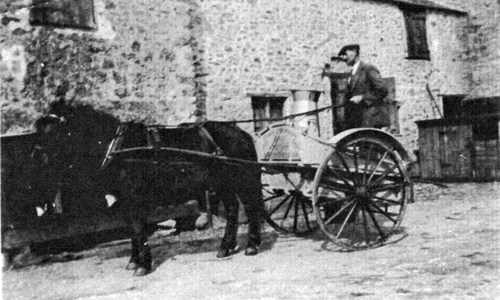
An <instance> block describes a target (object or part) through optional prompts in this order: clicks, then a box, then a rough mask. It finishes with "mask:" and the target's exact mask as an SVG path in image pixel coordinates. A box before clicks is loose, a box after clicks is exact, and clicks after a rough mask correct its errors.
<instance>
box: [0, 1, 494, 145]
mask: <svg viewBox="0 0 500 300" xmlns="http://www.w3.org/2000/svg"><path fill="white" fill-rule="evenodd" d="M0 11H1V13H2V15H1V25H0V49H1V65H0V69H1V72H0V74H1V79H0V80H1V103H2V104H1V105H2V106H1V112H2V116H1V122H2V123H1V124H2V128H1V132H2V133H19V132H23V131H29V130H32V125H33V123H34V121H35V119H36V118H37V117H39V116H40V115H41V114H42V113H43V112H44V110H45V109H46V108H47V106H48V103H50V102H51V101H53V100H56V99H59V98H61V97H64V98H65V99H66V100H67V101H74V102H83V103H90V104H92V105H93V106H95V107H96V108H99V109H102V110H105V111H107V112H110V113H112V114H114V115H116V116H118V117H120V119H121V120H123V121H127V120H137V121H143V122H146V123H149V124H177V123H180V122H186V121H197V120H204V119H211V120H246V119H253V118H254V117H272V116H281V115H288V114H291V113H292V109H293V105H292V102H293V99H292V98H293V97H292V94H291V90H295V89H305V90H317V91H320V92H322V93H321V94H320V97H319V99H318V102H317V104H315V105H316V107H318V108H321V107H325V106H329V105H331V100H330V99H329V93H328V89H329V84H328V83H327V82H325V80H324V78H322V77H321V72H322V68H323V66H324V64H325V63H326V62H329V58H330V56H332V55H336V53H337V52H338V51H339V49H340V47H341V46H343V45H345V44H349V43H358V44H360V45H361V58H362V60H364V61H366V62H369V63H372V64H374V65H376V66H377V67H378V68H379V70H380V71H381V73H382V76H383V77H392V78H394V80H395V81H394V82H395V85H394V88H395V100H396V101H397V102H398V107H399V110H398V119H399V128H400V129H399V133H398V136H399V138H400V139H401V141H402V142H403V143H404V145H405V147H406V148H407V149H408V150H409V152H412V150H416V149H418V145H417V126H416V124H415V123H414V122H415V121H416V120H423V119H433V118H439V117H441V115H442V111H443V103H445V105H448V106H450V105H451V106H454V105H457V106H458V105H460V101H459V100H456V99H457V98H454V97H453V96H454V95H464V96H467V95H468V96H469V98H471V97H472V98H474V97H479V98H481V97H493V98H495V97H497V98H498V97H499V96H500V84H499V80H498V78H499V76H500V38H499V27H500V26H499V22H500V21H499V20H500V1H498V0H476V1H468V0H433V1H428V0H335V1H326V0H308V1H299V0H272V1H271V0H137V1H117V0H40V1H39V0H33V1H30V0H7V1H3V2H2V3H1V4H0ZM334 69H335V71H336V72H344V71H345V70H346V68H345V66H344V65H342V64H341V63H340V64H338V65H336V66H334ZM460 100H461V98H460ZM453 101H455V102H453ZM331 118H332V117H331V113H330V112H329V111H324V112H322V113H321V114H320V125H321V129H322V132H323V137H324V138H328V137H329V136H331V135H332V134H333V132H332V130H331V122H332V120H331ZM240 125H241V127H242V128H244V129H245V130H247V131H249V132H253V131H255V130H256V129H259V126H260V125H262V124H259V123H255V124H254V123H252V122H249V123H242V124H240Z"/></svg>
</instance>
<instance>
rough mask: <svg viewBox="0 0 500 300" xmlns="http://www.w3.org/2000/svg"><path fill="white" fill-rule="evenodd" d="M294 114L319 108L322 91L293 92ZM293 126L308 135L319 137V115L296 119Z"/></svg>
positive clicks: (303, 116)
mask: <svg viewBox="0 0 500 300" xmlns="http://www.w3.org/2000/svg"><path fill="white" fill-rule="evenodd" d="M291 92H292V98H293V114H300V113H304V112H307V111H312V110H316V109H317V108H318V100H319V96H320V95H321V91H317V90H292V91H291ZM293 126H294V127H297V128H299V129H300V130H302V131H303V132H305V133H306V134H308V135H311V136H315V137H319V136H321V134H320V131H319V117H318V113H313V114H308V115H302V116H298V117H295V118H294V120H293Z"/></svg>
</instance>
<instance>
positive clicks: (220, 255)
mask: <svg viewBox="0 0 500 300" xmlns="http://www.w3.org/2000/svg"><path fill="white" fill-rule="evenodd" d="M228 256H231V250H229V249H220V250H219V252H217V258H224V257H228Z"/></svg>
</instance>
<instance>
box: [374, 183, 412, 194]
mask: <svg viewBox="0 0 500 300" xmlns="http://www.w3.org/2000/svg"><path fill="white" fill-rule="evenodd" d="M404 186H405V184H404V183H395V184H384V185H379V186H376V187H372V188H371V189H370V192H372V193H374V192H381V191H386V190H390V189H395V188H403V187H404Z"/></svg>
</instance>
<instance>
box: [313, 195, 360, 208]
mask: <svg viewBox="0 0 500 300" xmlns="http://www.w3.org/2000/svg"><path fill="white" fill-rule="evenodd" d="M354 197H356V196H355V195H349V196H345V197H342V198H339V199H329V198H327V199H326V200H323V199H321V200H319V201H318V202H317V203H316V206H322V205H327V204H332V203H337V202H345V201H349V200H351V199H352V198H354Z"/></svg>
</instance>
